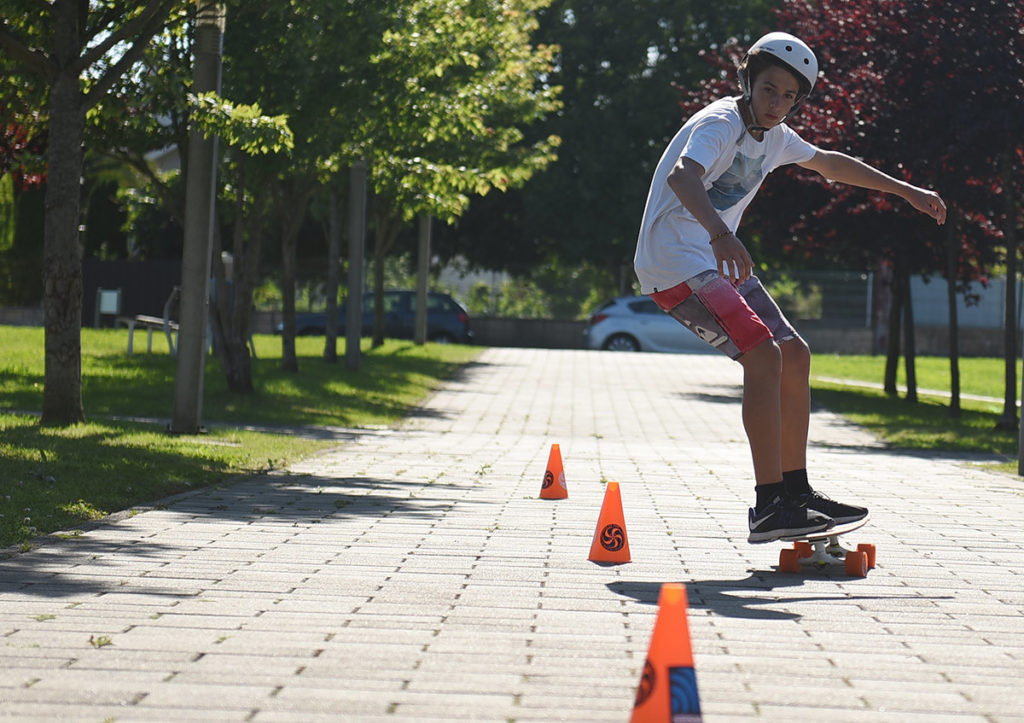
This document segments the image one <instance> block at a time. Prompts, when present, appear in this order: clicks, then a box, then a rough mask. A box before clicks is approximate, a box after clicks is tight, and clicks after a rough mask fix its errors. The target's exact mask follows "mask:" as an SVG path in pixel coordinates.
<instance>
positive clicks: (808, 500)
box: [796, 492, 868, 525]
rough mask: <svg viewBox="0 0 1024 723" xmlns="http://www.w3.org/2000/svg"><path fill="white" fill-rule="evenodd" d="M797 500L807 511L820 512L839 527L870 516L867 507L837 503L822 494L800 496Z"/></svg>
mask: <svg viewBox="0 0 1024 723" xmlns="http://www.w3.org/2000/svg"><path fill="white" fill-rule="evenodd" d="M796 499H797V502H799V503H800V504H802V505H804V506H806V507H807V509H809V510H814V511H815V512H820V513H821V514H823V515H828V516H829V517H831V518H832V519H833V520H835V521H836V524H837V525H848V524H850V523H853V522H860V521H861V520H865V519H867V516H868V510H867V508H866V507H857V506H855V505H844V504H843V503H842V502H836V501H835V500H834V499H832V498H831V497H828V496H826V495H823V494H821V493H820V492H811V493H810V494H804V495H800V496H798V497H797V498H796Z"/></svg>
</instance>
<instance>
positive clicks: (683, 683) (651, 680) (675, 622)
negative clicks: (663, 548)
mask: <svg viewBox="0 0 1024 723" xmlns="http://www.w3.org/2000/svg"><path fill="white" fill-rule="evenodd" d="M702 720H703V718H702V717H701V714H700V698H699V696H698V695H697V675H696V672H695V671H694V669H693V651H692V650H691V648H690V627H689V625H688V624H687V622H686V588H685V587H683V586H682V585H680V584H679V583H674V582H669V583H665V584H664V585H662V586H661V594H660V595H659V596H658V619H657V620H655V621H654V631H653V632H652V633H651V644H650V647H649V648H648V649H647V660H646V662H645V663H644V672H643V675H642V676H641V677H640V685H639V686H638V687H637V690H636V702H635V703H634V704H633V716H632V717H631V718H630V723H698V722H699V721H702Z"/></svg>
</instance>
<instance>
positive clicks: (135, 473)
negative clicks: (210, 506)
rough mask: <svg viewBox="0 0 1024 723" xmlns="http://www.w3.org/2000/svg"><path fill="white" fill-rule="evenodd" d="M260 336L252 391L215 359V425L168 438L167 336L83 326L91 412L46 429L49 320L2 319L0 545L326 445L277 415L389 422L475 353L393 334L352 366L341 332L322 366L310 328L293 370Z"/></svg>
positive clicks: (207, 408) (208, 414) (274, 344)
mask: <svg viewBox="0 0 1024 723" xmlns="http://www.w3.org/2000/svg"><path fill="white" fill-rule="evenodd" d="M136 341H138V340H136ZM255 344H256V351H257V356H258V359H257V360H255V361H254V363H253V378H254V381H255V384H256V386H257V390H256V393H255V394H253V395H251V396H247V397H239V396H237V395H231V394H229V393H228V392H227V390H226V387H225V382H224V375H223V372H222V371H221V369H220V366H219V363H218V362H217V361H216V360H215V359H213V358H212V357H211V359H210V361H209V363H208V365H207V368H206V377H205V387H206V392H205V395H204V401H203V420H204V423H205V424H207V425H208V434H203V435H195V436H171V435H168V434H165V433H164V429H165V427H166V424H167V422H168V421H169V419H170V416H171V412H172V405H173V403H172V399H173V389H174V359H173V358H172V357H170V356H169V355H168V354H167V351H166V345H165V343H164V341H163V339H162V338H160V339H154V349H155V353H153V354H145V353H142V354H138V353H137V354H135V355H133V356H127V355H126V354H125V349H126V346H127V331H126V330H123V329H121V330H94V329H83V331H82V375H83V383H82V386H83V392H82V395H83V400H84V404H85V411H86V417H87V419H88V421H87V422H86V423H85V424H80V425H75V426H73V427H69V428H47V427H42V426H40V425H39V423H38V419H37V417H35V416H32V414H31V413H35V412H38V411H39V410H40V408H41V406H42V385H43V332H42V330H41V329H37V328H26V327H9V326H0V459H2V465H0V548H3V547H6V546H9V545H15V544H22V545H27V544H29V543H28V541H29V540H30V539H31V538H32V537H33V536H35V535H37V534H43V533H48V532H53V531H56V530H65V529H68V528H69V527H72V526H74V525H77V524H80V523H82V522H86V521H89V520H93V519H97V518H100V517H104V516H106V515H107V514H110V513H112V512H116V511H121V510H126V509H129V508H131V507H132V506H134V505H140V504H143V503H147V502H152V501H154V500H158V499H160V498H162V497H165V496H167V495H170V494H174V493H178V492H182V491H186V490H189V489H193V488H196V487H200V486H204V485H209V484H215V483H219V482H224V481H230V480H231V479H232V478H240V477H244V476H248V475H252V474H255V473H258V472H261V471H265V470H269V469H273V468H280V467H283V466H285V465H287V464H288V463H289V462H292V461H294V460H297V459H300V458H302V457H304V456H308V455H310V454H312V453H314V452H316V451H318V450H321V449H324V448H326V447H328V446H330V445H331V444H332V443H331V442H326V441H317V440H311V439H305V438H302V437H297V436H293V435H292V434H289V433H288V432H287V431H285V430H281V431H277V432H274V431H273V428H274V427H279V426H341V427H364V428H365V427H379V426H387V425H391V424H394V423H395V422H396V421H398V420H399V419H401V418H402V416H404V415H405V414H406V413H407V411H408V410H409V409H410V407H412V406H414V405H415V404H417V403H418V402H420V401H421V400H422V399H423V398H424V397H425V396H426V395H427V394H429V393H430V391H431V390H432V389H434V388H435V387H436V386H437V385H438V384H439V383H440V382H441V381H443V380H444V379H446V378H447V377H449V376H450V375H451V374H452V373H453V372H454V371H455V370H456V369H458V368H459V366H461V365H462V364H464V363H466V362H468V361H470V360H472V359H473V358H474V357H475V356H476V355H477V354H478V353H479V349H477V348H474V347H468V346H459V345H439V344H427V345H425V346H423V347H417V346H416V345H414V344H412V343H411V342H404V341H389V342H387V343H386V344H385V345H384V346H382V347H380V348H379V349H374V350H370V349H369V347H368V346H366V347H364V351H365V353H364V356H363V363H362V368H361V370H360V371H359V372H351V371H349V370H348V369H347V367H346V366H345V363H344V359H343V349H344V343H343V342H341V343H340V344H339V352H342V360H341V361H339V362H338V363H337V364H328V363H327V362H325V361H324V360H323V359H322V354H323V344H324V341H323V337H319V338H314V337H307V338H301V339H299V340H298V341H297V353H298V356H299V369H300V372H299V373H298V374H291V373H287V372H283V371H281V370H280V369H279V367H278V364H279V361H280V358H281V341H280V339H279V338H277V337H273V336H257V337H256V339H255ZM161 349H162V350H161ZM25 413H29V414H25ZM140 419H146V420H148V421H139V420H140ZM243 425H255V426H258V427H265V428H268V429H269V430H270V431H267V430H264V431H246V430H243V429H240V427H241V426H243Z"/></svg>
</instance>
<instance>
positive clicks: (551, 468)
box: [540, 444, 569, 500]
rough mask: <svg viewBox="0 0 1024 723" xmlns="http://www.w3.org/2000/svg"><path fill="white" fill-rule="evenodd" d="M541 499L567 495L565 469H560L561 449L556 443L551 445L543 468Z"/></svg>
mask: <svg viewBox="0 0 1024 723" xmlns="http://www.w3.org/2000/svg"><path fill="white" fill-rule="evenodd" d="M540 496H541V499H545V500H564V499H565V498H566V497H568V496H569V489H568V488H567V487H566V486H565V470H564V469H562V450H561V449H560V448H559V447H558V445H557V444H552V445H551V452H550V453H549V454H548V466H547V469H545V470H544V482H543V483H542V484H541V486H540Z"/></svg>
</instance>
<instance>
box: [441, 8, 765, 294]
mask: <svg viewBox="0 0 1024 723" xmlns="http://www.w3.org/2000/svg"><path fill="white" fill-rule="evenodd" d="M774 4H775V3H774V2H770V1H767V0H727V1H723V2H714V3H709V2H704V1H703V0H666V1H662V2H644V3H621V2H620V3H614V2H593V1H592V0H554V1H553V2H551V4H550V5H549V6H548V7H546V8H543V9H541V10H539V11H538V22H539V28H538V32H537V34H536V42H538V43H540V44H548V45H557V48H558V49H557V51H556V53H555V55H554V57H553V67H552V69H551V71H550V72H549V73H548V74H547V75H546V81H547V82H548V83H550V84H551V85H557V86H560V87H561V88H562V94H561V96H560V97H561V99H562V100H563V108H562V109H560V110H559V111H558V112H557V113H553V114H549V115H548V116H547V117H546V118H544V119H543V120H539V121H538V122H537V123H536V124H535V125H534V126H532V127H531V129H530V130H529V132H528V137H543V136H544V135H557V136H559V137H560V138H562V144H561V146H560V147H559V150H558V156H559V157H558V160H557V161H555V162H554V163H552V164H551V165H550V166H549V167H548V168H546V169H545V170H544V171H542V172H540V173H538V174H537V175H536V176H535V177H534V178H532V179H531V181H530V183H529V184H527V185H526V186H524V187H523V188H522V190H520V191H512V192H509V193H506V194H490V195H488V196H486V197H484V198H479V199H474V201H473V203H472V205H471V207H470V209H469V211H468V212H467V214H466V215H465V216H464V217H463V218H461V219H460V221H459V223H458V226H457V228H455V229H451V230H447V229H444V228H441V229H439V230H438V244H437V246H438V251H439V252H440V253H447V254H448V255H454V254H460V255H462V256H464V257H465V258H466V259H467V260H468V261H469V262H470V264H471V265H476V266H480V267H483V268H489V269H501V270H506V271H509V272H511V273H513V274H515V275H517V276H520V277H525V276H531V275H534V276H535V275H536V272H535V269H536V268H537V267H541V268H543V269H546V270H548V272H549V275H552V276H557V280H552V281H551V282H550V283H551V287H552V288H551V291H558V292H561V291H563V290H564V289H565V288H566V287H567V286H569V285H570V284H571V283H572V280H571V276H574V275H577V274H580V273H582V274H585V275H586V276H587V279H588V281H589V282H590V283H592V284H593V285H594V286H595V287H596V288H598V289H599V291H597V292H595V295H600V296H607V295H612V294H615V293H618V292H620V291H625V292H626V293H628V290H629V289H630V288H631V286H632V281H633V279H634V277H633V272H632V258H633V254H634V251H635V249H636V234H637V228H638V224H639V222H640V217H641V215H642V214H643V208H644V201H645V198H646V195H647V190H648V187H649V185H650V179H651V174H652V173H653V171H654V167H655V165H656V164H657V162H658V159H659V157H660V155H661V153H662V151H663V150H664V147H665V144H666V143H667V142H668V139H669V138H671V136H672V135H673V134H674V133H675V131H676V130H678V128H679V125H680V117H679V107H678V99H679V96H678V93H677V91H676V90H675V89H674V88H673V84H681V85H684V86H695V85H696V84H697V83H698V81H699V80H701V79H702V78H705V77H706V76H707V73H708V68H707V66H706V65H705V64H704V63H703V62H702V61H701V60H700V58H699V55H698V54H699V51H701V50H702V49H704V48H708V47H718V46H719V45H720V44H721V43H723V42H725V41H726V40H727V39H728V38H730V37H731V36H739V37H741V38H744V39H749V38H751V37H757V36H758V35H759V34H760V33H761V31H762V30H763V29H764V28H765V27H767V26H768V24H769V23H770V22H771V14H770V11H769V8H770V7H771V6H772V5H774ZM482 239H486V240H487V243H480V241H481V240H482Z"/></svg>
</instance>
